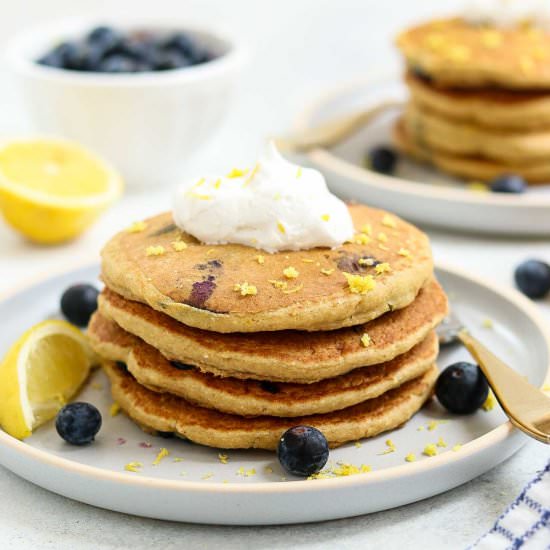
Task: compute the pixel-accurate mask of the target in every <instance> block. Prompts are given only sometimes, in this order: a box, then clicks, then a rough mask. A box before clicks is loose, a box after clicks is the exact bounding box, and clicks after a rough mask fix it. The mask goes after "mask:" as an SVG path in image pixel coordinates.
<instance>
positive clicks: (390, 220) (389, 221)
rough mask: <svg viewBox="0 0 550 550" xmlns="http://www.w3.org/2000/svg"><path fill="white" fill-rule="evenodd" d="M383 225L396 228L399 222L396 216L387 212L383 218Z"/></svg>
mask: <svg viewBox="0 0 550 550" xmlns="http://www.w3.org/2000/svg"><path fill="white" fill-rule="evenodd" d="M382 225H385V226H386V227H391V228H393V229H395V228H396V227H397V222H396V221H395V218H392V217H391V216H390V215H389V214H386V215H385V216H384V217H383V218H382Z"/></svg>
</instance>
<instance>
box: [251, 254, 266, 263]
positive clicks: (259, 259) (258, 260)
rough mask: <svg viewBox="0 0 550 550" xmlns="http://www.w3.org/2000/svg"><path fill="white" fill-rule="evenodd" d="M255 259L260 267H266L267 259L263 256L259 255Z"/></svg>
mask: <svg viewBox="0 0 550 550" xmlns="http://www.w3.org/2000/svg"><path fill="white" fill-rule="evenodd" d="M254 259H255V260H256V261H257V262H258V263H259V264H260V265H264V264H265V257H264V256H262V255H261V254H258V255H257V256H256V257H255V258H254Z"/></svg>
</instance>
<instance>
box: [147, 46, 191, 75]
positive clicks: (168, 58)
mask: <svg viewBox="0 0 550 550" xmlns="http://www.w3.org/2000/svg"><path fill="white" fill-rule="evenodd" d="M189 65H190V63H189V60H188V59H187V58H186V57H185V56H184V55H183V54H182V53H180V52H178V51H176V50H167V51H163V52H159V54H158V56H157V57H156V59H155V65H154V68H155V70H157V71H167V70H171V69H182V68H183V67H187V66H189Z"/></svg>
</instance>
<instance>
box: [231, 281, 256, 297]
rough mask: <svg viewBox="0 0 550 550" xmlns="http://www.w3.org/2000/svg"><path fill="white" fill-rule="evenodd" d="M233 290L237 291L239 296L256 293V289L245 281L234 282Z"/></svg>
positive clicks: (254, 294)
mask: <svg viewBox="0 0 550 550" xmlns="http://www.w3.org/2000/svg"><path fill="white" fill-rule="evenodd" d="M233 290H234V291H235V292H239V293H240V294H241V296H256V294H258V289H257V288H256V287H255V286H254V285H250V284H248V283H247V282H246V281H245V282H244V283H236V284H235V286H234V287H233Z"/></svg>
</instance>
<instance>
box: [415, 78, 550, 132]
mask: <svg viewBox="0 0 550 550" xmlns="http://www.w3.org/2000/svg"><path fill="white" fill-rule="evenodd" d="M406 83H407V86H408V88H409V90H410V92H411V98H412V101H413V102H414V103H416V104H417V105H419V106H420V107H422V108H424V109H426V110H428V111H431V112H433V113H436V114H438V115H440V116H441V117H442V118H446V119H450V120H458V121H464V122H469V123H471V124H474V125H479V126H481V127H485V128H493V129H499V130H516V131H517V130H522V131H526V132H530V131H533V130H537V129H548V128H550V94H548V93H546V92H543V91H539V92H531V91H524V92H522V91H515V92H514V91H509V90H498V89H472V90H454V89H444V88H438V87H437V86H433V85H432V84H430V83H429V82H427V81H426V80H424V79H422V78H419V77H417V76H414V75H413V74H411V73H410V72H409V73H408V74H407V75H406Z"/></svg>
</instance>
